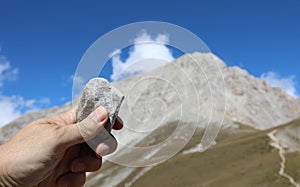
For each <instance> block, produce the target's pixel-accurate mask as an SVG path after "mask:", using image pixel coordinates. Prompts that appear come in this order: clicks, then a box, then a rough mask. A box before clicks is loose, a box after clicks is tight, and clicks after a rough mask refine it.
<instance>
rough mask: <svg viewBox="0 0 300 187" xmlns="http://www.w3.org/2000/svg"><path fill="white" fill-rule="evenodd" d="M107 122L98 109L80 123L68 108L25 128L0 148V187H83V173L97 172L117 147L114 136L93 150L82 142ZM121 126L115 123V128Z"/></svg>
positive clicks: (106, 116) (102, 127)
mask: <svg viewBox="0 0 300 187" xmlns="http://www.w3.org/2000/svg"><path fill="white" fill-rule="evenodd" d="M107 121H108V113H107V110H106V109H105V108H104V107H99V108H97V109H96V110H95V111H94V112H93V113H92V114H91V115H90V116H88V117H87V118H86V119H85V120H83V121H82V122H80V123H76V109H71V110H69V111H67V112H65V113H62V114H58V115H55V116H51V117H48V118H43V119H39V120H37V121H34V122H32V123H30V124H28V125H26V126H25V127H24V128H23V129H21V130H20V131H19V132H18V133H17V134H16V135H15V136H14V137H13V138H12V139H10V140H9V141H8V142H6V143H5V144H3V145H1V146H0V186H22V187H23V186H43V187H44V186H45V187H47V186H72V187H73V186H74V187H77V186H83V184H84V183H85V180H86V178H85V172H92V171H96V170H98V169H100V167H101V164H102V156H104V155H107V154H110V153H112V152H113V151H115V149H116V148H117V141H116V140H115V138H114V137H113V136H109V138H108V139H106V140H105V141H104V142H99V144H98V146H97V147H96V149H95V151H93V150H92V149H91V148H90V147H89V146H88V145H87V144H86V143H85V141H86V140H89V139H92V138H93V137H95V136H96V135H97V134H98V133H99V132H100V131H101V130H103V129H104V126H105V124H106V123H107ZM122 127H123V124H122V121H121V120H120V119H118V120H116V123H115V124H114V129H116V130H119V129H121V128H122ZM104 130H105V129H104ZM83 137H84V138H83Z"/></svg>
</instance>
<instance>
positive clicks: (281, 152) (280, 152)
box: [268, 130, 300, 187]
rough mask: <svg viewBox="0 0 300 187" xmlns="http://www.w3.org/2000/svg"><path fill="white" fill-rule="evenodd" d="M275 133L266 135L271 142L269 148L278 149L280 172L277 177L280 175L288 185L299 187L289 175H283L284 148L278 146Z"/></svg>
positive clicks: (275, 131) (274, 131)
mask: <svg viewBox="0 0 300 187" xmlns="http://www.w3.org/2000/svg"><path fill="white" fill-rule="evenodd" d="M276 133H277V130H273V131H272V132H270V133H269V134H268V136H269V138H270V139H271V140H272V142H271V143H270V145H271V146H273V147H275V148H276V149H278V153H279V156H280V158H281V163H280V170H279V175H281V176H282V177H285V178H287V179H288V180H289V181H290V183H291V184H292V185H294V186H295V187H300V184H298V183H297V182H296V181H295V180H294V179H293V177H292V176H290V175H289V174H287V173H285V172H284V170H285V162H286V159H285V156H284V155H285V150H284V148H283V147H282V146H281V145H280V143H279V139H278V138H277V137H276V136H275V134H276Z"/></svg>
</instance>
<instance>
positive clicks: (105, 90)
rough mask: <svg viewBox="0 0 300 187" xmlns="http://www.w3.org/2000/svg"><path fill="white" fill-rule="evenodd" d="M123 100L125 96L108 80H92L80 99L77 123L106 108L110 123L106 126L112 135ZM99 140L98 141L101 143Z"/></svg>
mask: <svg viewBox="0 0 300 187" xmlns="http://www.w3.org/2000/svg"><path fill="white" fill-rule="evenodd" d="M123 100H124V96H123V94H121V92H120V91H118V90H117V89H116V88H115V87H113V86H111V85H110V84H109V82H108V81H107V80H106V79H103V78H94V79H91V80H90V81H89V82H88V83H87V85H86V86H85V88H84V90H83V92H82V95H81V97H80V101H79V104H78V109H77V122H80V121H82V120H84V119H85V118H86V117H87V116H88V115H90V114H91V113H92V112H93V111H94V110H95V109H96V108H98V107H99V106H104V107H105V108H106V109H107V111H108V113H109V121H108V123H107V124H106V125H105V129H106V130H107V131H108V132H109V133H110V132H111V129H112V127H113V124H114V123H115V121H116V118H117V116H118V112H119V109H120V106H121V104H122V102H123ZM97 137H99V139H101V138H105V136H104V137H101V134H100V135H99V136H97ZM99 139H98V141H101V140H99Z"/></svg>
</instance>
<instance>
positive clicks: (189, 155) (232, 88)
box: [0, 53, 300, 186]
mask: <svg viewBox="0 0 300 187" xmlns="http://www.w3.org/2000/svg"><path fill="white" fill-rule="evenodd" d="M114 86H115V87H117V88H118V89H119V90H120V91H121V92H123V93H124V95H125V100H124V103H123V105H122V107H121V110H120V113H119V115H120V117H121V118H122V119H123V121H124V124H125V128H124V129H123V130H122V131H119V132H114V135H115V136H116V138H117V139H118V140H119V142H120V146H119V148H118V151H117V152H116V153H115V154H113V155H112V156H109V157H106V158H107V159H108V160H109V161H111V162H108V161H106V162H105V163H104V165H103V168H102V169H101V170H100V171H99V172H96V173H91V174H89V175H88V181H87V184H86V186H117V185H119V186H124V185H125V186H131V185H133V186H150V185H151V186H153V185H154V186H170V185H172V186H220V185H221V186H289V185H291V184H292V181H289V179H288V177H286V176H285V175H284V174H285V173H284V172H283V173H281V174H279V173H278V172H279V170H280V163H281V162H282V160H283V159H282V158H283V157H284V159H286V161H285V162H284V164H283V165H284V166H286V168H285V170H286V171H287V172H289V173H292V174H293V176H290V177H291V178H292V179H293V180H294V182H295V181H297V180H298V182H299V180H300V172H299V170H298V169H297V168H299V167H298V164H297V163H300V162H299V161H300V154H299V151H300V149H299V145H300V141H299V138H298V134H299V133H300V132H299V131H300V123H299V120H296V119H297V118H299V117H300V99H295V98H293V97H291V96H289V95H287V94H286V92H285V91H284V90H282V89H280V88H273V87H271V86H270V85H269V84H268V83H267V82H265V81H263V80H261V79H258V78H255V77H253V76H251V75H250V74H249V73H248V72H247V71H245V70H242V69H240V68H239V67H227V66H226V65H225V63H224V62H223V61H222V60H221V59H219V58H218V57H216V56H215V55H213V54H211V53H193V54H187V55H184V56H182V57H180V58H178V59H177V60H175V61H174V62H172V63H169V64H167V65H165V66H163V67H160V68H158V69H155V70H153V71H150V72H147V73H142V74H138V75H135V76H131V77H128V78H126V79H123V80H121V81H119V82H115V83H114ZM70 107H71V104H70V103H69V104H66V105H64V106H61V107H56V108H52V109H46V110H42V111H39V112H34V113H28V114H26V115H24V116H22V117H21V118H19V119H17V120H15V121H13V122H11V123H9V124H8V125H6V126H4V127H2V128H1V129H0V141H1V143H3V142H5V141H6V140H7V139H9V138H10V137H11V136H12V135H13V134H14V133H16V132H17V131H18V130H19V129H20V128H22V126H24V125H26V124H27V123H29V122H30V121H32V120H34V119H38V118H41V117H45V116H48V115H52V114H55V113H60V112H62V111H65V110H66V109H68V108H70ZM293 120H294V121H293ZM291 121H292V122H291ZM282 124H285V125H282ZM220 128H222V129H221V131H220V133H219V135H218V137H217V139H216V141H213V140H214V137H215V135H216V134H217V133H218V132H219V130H220ZM270 133H272V134H270ZM274 141H275V142H276V143H274ZM187 142H188V143H187ZM186 143H187V145H186ZM211 145H213V146H211ZM150 146H152V147H153V148H151V147H150ZM207 146H211V148H210V149H208V150H206V151H205V152H201V153H200V152H198V150H199V149H201V148H202V149H203V147H204V148H206V147H207ZM141 147H142V148H141ZM149 147H150V148H149ZM135 148H139V149H135ZM144 148H145V149H144ZM146 148H149V149H146ZM283 152H284V153H283ZM280 154H281V155H280ZM173 155H175V156H173ZM169 158H171V159H169ZM112 162H113V163H112ZM159 162H161V163H160V164H159ZM117 163H119V164H117ZM120 163H121V164H122V165H127V166H122V165H120ZM146 165H148V167H142V168H136V167H129V166H146ZM285 170H284V171H285ZM288 176H289V175H288ZM237 178H238V179H237Z"/></svg>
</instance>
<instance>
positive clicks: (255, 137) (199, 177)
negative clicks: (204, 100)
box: [119, 121, 300, 187]
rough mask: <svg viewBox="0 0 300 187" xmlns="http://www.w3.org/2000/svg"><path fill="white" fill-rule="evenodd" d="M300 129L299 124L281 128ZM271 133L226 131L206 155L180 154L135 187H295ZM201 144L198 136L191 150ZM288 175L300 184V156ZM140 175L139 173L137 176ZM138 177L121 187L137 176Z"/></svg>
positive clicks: (292, 156) (293, 156)
mask: <svg viewBox="0 0 300 187" xmlns="http://www.w3.org/2000/svg"><path fill="white" fill-rule="evenodd" d="M295 125H297V126H300V122H299V121H295V122H293V123H290V124H287V125H284V126H281V127H278V128H288V127H289V126H295ZM268 132H270V130H269V131H263V132H261V131H256V130H253V129H250V128H246V127H244V128H241V129H239V130H235V131H229V130H226V131H223V132H222V133H221V134H220V136H219V137H218V140H217V142H218V143H217V145H216V146H214V147H213V148H211V149H209V150H207V151H205V152H204V153H192V154H187V155H183V154H179V155H177V156H175V157H173V158H172V159H170V160H168V161H167V162H165V163H163V164H161V165H158V166H156V167H154V168H153V169H151V170H150V171H149V172H147V173H146V174H145V175H144V176H143V177H141V178H139V179H138V180H137V181H136V182H135V183H134V184H133V186H207V187H209V186H231V187H234V186H237V187H240V186H244V187H247V186H272V187H273V186H274V187H276V186H278V187H284V186H287V187H288V186H291V185H290V183H289V181H288V180H287V179H285V178H283V177H281V176H280V175H279V174H278V171H279V168H280V165H279V164H280V157H279V155H278V151H277V149H275V148H273V147H271V146H270V145H269V142H270V139H269V138H268V136H267V133H268ZM197 140H199V137H197V134H196V135H195V137H194V138H193V139H192V141H191V142H190V143H189V145H188V146H187V147H191V146H192V145H194V144H195V142H196V141H197ZM286 157H287V166H286V167H287V169H286V170H287V172H288V173H289V174H291V175H292V176H293V177H294V178H295V179H296V180H298V181H300V154H299V153H288V154H287V155H286ZM136 173H138V172H136ZM136 173H134V174H133V175H131V176H130V177H128V178H127V179H126V180H125V181H124V182H123V183H122V184H120V185H119V186H124V184H126V182H128V181H131V179H132V178H133V177H134V175H136Z"/></svg>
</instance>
